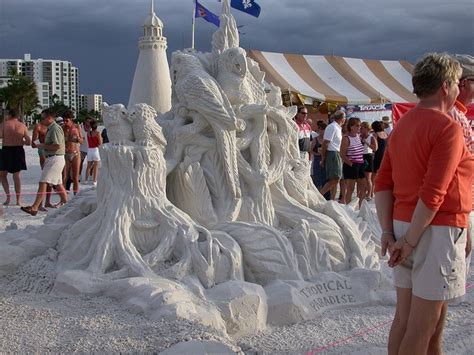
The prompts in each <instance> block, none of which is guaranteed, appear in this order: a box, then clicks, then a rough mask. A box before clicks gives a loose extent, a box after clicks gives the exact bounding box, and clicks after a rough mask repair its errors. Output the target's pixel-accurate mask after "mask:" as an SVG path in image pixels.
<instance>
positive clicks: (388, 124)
mask: <svg viewBox="0 0 474 355" xmlns="http://www.w3.org/2000/svg"><path fill="white" fill-rule="evenodd" d="M382 124H383V130H384V131H385V133H387V135H390V133H392V130H393V128H392V121H390V117H388V116H383V117H382Z"/></svg>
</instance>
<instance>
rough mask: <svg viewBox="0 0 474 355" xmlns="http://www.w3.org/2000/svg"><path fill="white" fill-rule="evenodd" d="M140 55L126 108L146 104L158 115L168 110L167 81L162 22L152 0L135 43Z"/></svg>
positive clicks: (169, 79)
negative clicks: (140, 34)
mask: <svg viewBox="0 0 474 355" xmlns="http://www.w3.org/2000/svg"><path fill="white" fill-rule="evenodd" d="M138 47H139V48H140V54H139V56H138V62H137V67H136V69H135V75H134V77H133V84H132V90H131V91H130V99H129V101H128V106H129V107H130V106H131V105H133V104H136V103H146V104H148V105H150V106H152V107H154V108H155V110H156V111H157V112H159V113H165V112H167V111H169V110H170V109H171V78H170V71H169V67H168V59H167V58H166V48H167V45H166V38H165V37H163V22H162V21H161V20H160V19H159V18H158V16H156V14H155V10H154V5H153V0H151V6H150V13H149V14H148V16H147V18H146V20H145V23H144V24H143V36H142V37H140V40H139V42H138Z"/></svg>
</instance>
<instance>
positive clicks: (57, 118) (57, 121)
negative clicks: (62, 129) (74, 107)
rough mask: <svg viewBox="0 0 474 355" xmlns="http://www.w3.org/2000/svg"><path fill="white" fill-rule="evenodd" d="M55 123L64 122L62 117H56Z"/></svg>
mask: <svg viewBox="0 0 474 355" xmlns="http://www.w3.org/2000/svg"><path fill="white" fill-rule="evenodd" d="M56 123H57V124H63V123H64V120H63V118H62V117H61V116H58V117H56Z"/></svg>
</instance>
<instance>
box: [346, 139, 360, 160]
mask: <svg viewBox="0 0 474 355" xmlns="http://www.w3.org/2000/svg"><path fill="white" fill-rule="evenodd" d="M347 138H349V146H348V147H347V152H346V155H347V158H348V159H349V160H350V161H351V162H353V163H363V162H364V157H363V154H364V146H363V145H362V142H361V141H360V136H359V135H356V136H355V137H351V136H349V135H347Z"/></svg>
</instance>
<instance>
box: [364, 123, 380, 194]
mask: <svg viewBox="0 0 474 355" xmlns="http://www.w3.org/2000/svg"><path fill="white" fill-rule="evenodd" d="M370 131H371V128H370V124H369V122H362V124H361V127H360V138H361V140H362V144H363V145H364V165H365V169H364V171H365V187H366V189H365V190H366V191H365V192H366V193H365V199H366V200H368V201H369V200H371V199H372V198H373V197H374V185H373V184H372V173H373V172H374V152H375V151H376V150H377V148H378V145H377V139H375V137H374V136H373V135H372V134H371V133H370Z"/></svg>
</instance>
